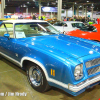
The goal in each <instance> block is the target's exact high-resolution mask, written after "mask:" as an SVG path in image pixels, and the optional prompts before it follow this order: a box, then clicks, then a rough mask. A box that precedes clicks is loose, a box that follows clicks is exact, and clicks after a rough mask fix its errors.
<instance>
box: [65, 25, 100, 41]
mask: <svg viewBox="0 0 100 100" xmlns="http://www.w3.org/2000/svg"><path fill="white" fill-rule="evenodd" d="M66 35H70V36H75V37H80V38H85V39H89V40H95V41H99V42H100V24H94V25H90V26H88V27H86V26H85V27H82V28H80V29H77V30H73V31H70V32H67V33H66Z"/></svg>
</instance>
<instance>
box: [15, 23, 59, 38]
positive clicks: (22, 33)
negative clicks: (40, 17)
mask: <svg viewBox="0 0 100 100" xmlns="http://www.w3.org/2000/svg"><path fill="white" fill-rule="evenodd" d="M59 33H60V32H59V31H58V30H56V29H55V28H54V27H53V26H52V25H51V24H49V23H47V22H33V23H17V24H15V36H16V38H25V37H33V36H44V35H54V34H59Z"/></svg>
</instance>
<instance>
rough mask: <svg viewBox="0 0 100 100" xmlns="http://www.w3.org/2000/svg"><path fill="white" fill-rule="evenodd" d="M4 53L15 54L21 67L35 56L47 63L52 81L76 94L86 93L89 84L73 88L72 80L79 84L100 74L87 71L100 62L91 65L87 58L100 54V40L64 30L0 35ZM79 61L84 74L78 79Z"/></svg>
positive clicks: (13, 55) (46, 68)
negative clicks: (76, 88)
mask: <svg viewBox="0 0 100 100" xmlns="http://www.w3.org/2000/svg"><path fill="white" fill-rule="evenodd" d="M0 54H1V55H4V56H6V57H8V58H11V60H14V61H15V62H16V63H17V64H19V65H20V66H21V67H23V61H24V60H29V59H31V60H32V59H33V60H34V61H37V62H39V64H40V65H42V66H43V71H44V73H45V74H46V78H47V81H48V83H49V85H51V86H55V87H58V88H60V89H63V90H64V91H66V92H68V93H70V94H72V95H74V96H76V95H78V94H80V93H82V92H83V91H85V89H86V88H84V89H82V90H80V91H78V92H73V91H71V90H69V89H68V87H67V86H68V84H73V85H77V84H79V83H81V82H84V81H85V80H87V79H89V78H91V77H94V76H97V75H100V72H98V73H95V74H93V75H89V76H88V73H87V71H88V70H89V69H90V68H92V67H93V68H94V67H97V66H98V65H95V66H92V67H90V68H86V65H85V63H86V62H87V61H90V60H93V59H97V58H100V44H99V43H98V42H93V41H89V40H85V39H81V38H76V37H71V36H65V35H62V34H59V35H48V36H37V37H28V38H20V39H16V38H12V39H8V38H6V37H2V36H0ZM24 58H25V59H24ZM26 58H29V59H26ZM23 59H24V60H23ZM79 64H83V75H84V77H83V78H82V79H80V80H75V78H74V70H75V67H76V66H77V65H79ZM51 69H53V70H55V76H52V75H51V72H50V71H51ZM98 83H99V82H98ZM63 85H64V86H63ZM89 86H90V87H91V86H92V85H89Z"/></svg>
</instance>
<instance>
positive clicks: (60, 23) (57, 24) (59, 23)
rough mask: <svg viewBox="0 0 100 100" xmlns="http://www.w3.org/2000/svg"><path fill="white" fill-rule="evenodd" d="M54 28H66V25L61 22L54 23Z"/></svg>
mask: <svg viewBox="0 0 100 100" xmlns="http://www.w3.org/2000/svg"><path fill="white" fill-rule="evenodd" d="M54 26H65V27H67V24H66V23H63V22H56V23H55V24H54Z"/></svg>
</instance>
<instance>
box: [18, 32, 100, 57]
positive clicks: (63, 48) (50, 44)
mask: <svg viewBox="0 0 100 100" xmlns="http://www.w3.org/2000/svg"><path fill="white" fill-rule="evenodd" d="M19 40H20V41H21V42H24V43H25V44H26V45H27V46H28V45H30V46H31V47H36V48H37V49H42V51H44V52H49V53H53V54H56V55H58V56H61V57H64V58H70V57H74V58H79V57H83V56H86V55H90V54H91V55H92V54H94V53H99V52H97V51H96V50H98V51H100V47H99V46H95V45H93V44H92V43H87V42H86V41H85V40H82V39H81V40H80V39H78V38H75V37H72V36H67V35H61V34H60V35H49V36H37V37H29V38H24V39H19Z"/></svg>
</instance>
